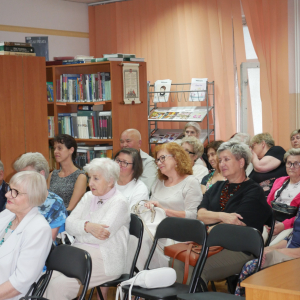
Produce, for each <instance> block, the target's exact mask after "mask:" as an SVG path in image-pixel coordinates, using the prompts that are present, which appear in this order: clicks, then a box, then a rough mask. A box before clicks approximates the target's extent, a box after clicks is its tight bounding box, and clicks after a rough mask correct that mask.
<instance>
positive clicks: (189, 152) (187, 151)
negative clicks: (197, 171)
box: [184, 149, 195, 155]
mask: <svg viewBox="0 0 300 300" xmlns="http://www.w3.org/2000/svg"><path fill="white" fill-rule="evenodd" d="M184 151H185V152H186V153H188V154H193V155H195V152H191V151H189V150H186V149H184Z"/></svg>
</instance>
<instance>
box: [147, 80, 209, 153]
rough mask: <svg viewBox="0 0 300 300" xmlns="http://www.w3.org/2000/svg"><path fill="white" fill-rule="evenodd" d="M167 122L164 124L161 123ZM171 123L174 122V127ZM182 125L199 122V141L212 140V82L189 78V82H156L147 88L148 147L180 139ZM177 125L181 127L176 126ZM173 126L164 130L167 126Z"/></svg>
mask: <svg viewBox="0 0 300 300" xmlns="http://www.w3.org/2000/svg"><path fill="white" fill-rule="evenodd" d="M163 122H168V123H165V124H164V123H163ZM175 122H178V123H177V124H179V125H175V128H176V127H177V128H176V129H174V126H173V124H175ZM182 122H184V123H187V122H200V123H201V124H200V127H201V135H200V140H201V142H202V143H203V144H204V143H205V141H208V142H210V141H211V140H213V139H215V130H214V127H215V98H214V82H208V81H207V78H193V79H192V82H191V83H180V84H172V81H171V80H170V79H167V80H158V81H156V82H155V84H154V85H149V86H148V123H149V132H148V133H149V144H150V147H151V144H161V143H168V142H172V141H175V140H178V139H181V138H182V137H183V130H182V128H183V127H184V124H182ZM180 124H181V125H180ZM168 126H170V127H173V128H172V129H167V127H168Z"/></svg>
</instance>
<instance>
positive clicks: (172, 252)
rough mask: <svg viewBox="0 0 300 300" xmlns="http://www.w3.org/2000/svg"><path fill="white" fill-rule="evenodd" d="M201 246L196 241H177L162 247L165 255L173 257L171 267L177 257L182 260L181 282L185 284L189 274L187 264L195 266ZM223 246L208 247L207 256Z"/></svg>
mask: <svg viewBox="0 0 300 300" xmlns="http://www.w3.org/2000/svg"><path fill="white" fill-rule="evenodd" d="M201 249H202V246H201V245H198V244H196V243H193V242H190V243H178V244H174V245H171V246H166V247H165V248H164V253H165V255H167V256H169V257H171V258H173V262H172V268H173V265H174V260H175V259H178V260H180V261H182V262H184V276H183V281H182V283H183V284H186V282H187V279H188V275H189V266H193V267H195V266H196V263H197V261H198V258H199V255H200V252H201ZM223 249H224V248H223V247H220V246H214V247H210V248H209V251H208V254H207V257H210V256H212V255H214V254H217V253H219V252H220V251H222V250H223Z"/></svg>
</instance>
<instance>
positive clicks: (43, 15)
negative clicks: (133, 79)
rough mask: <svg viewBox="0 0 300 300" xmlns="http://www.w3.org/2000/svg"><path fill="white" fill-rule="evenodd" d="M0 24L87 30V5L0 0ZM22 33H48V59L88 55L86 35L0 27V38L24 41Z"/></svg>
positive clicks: (54, 1)
mask: <svg viewBox="0 0 300 300" xmlns="http://www.w3.org/2000/svg"><path fill="white" fill-rule="evenodd" d="M1 25H10V26H20V27H34V28H45V29H54V30H67V31H76V32H84V33H88V32H89V24H88V6H87V4H84V3H76V2H69V1H62V0H0V26H1ZM26 36H48V41H49V59H50V60H52V58H53V57H54V56H64V55H76V54H84V55H89V39H88V38H79V37H69V36H56V35H47V34H33V33H23V32H10V31H0V41H16V42H17V41H18V42H25V37H26Z"/></svg>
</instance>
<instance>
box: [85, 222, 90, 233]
mask: <svg viewBox="0 0 300 300" xmlns="http://www.w3.org/2000/svg"><path fill="white" fill-rule="evenodd" d="M87 223H90V222H89V221H86V222H85V223H84V231H85V232H86V233H88V232H87V231H86V224H87Z"/></svg>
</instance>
